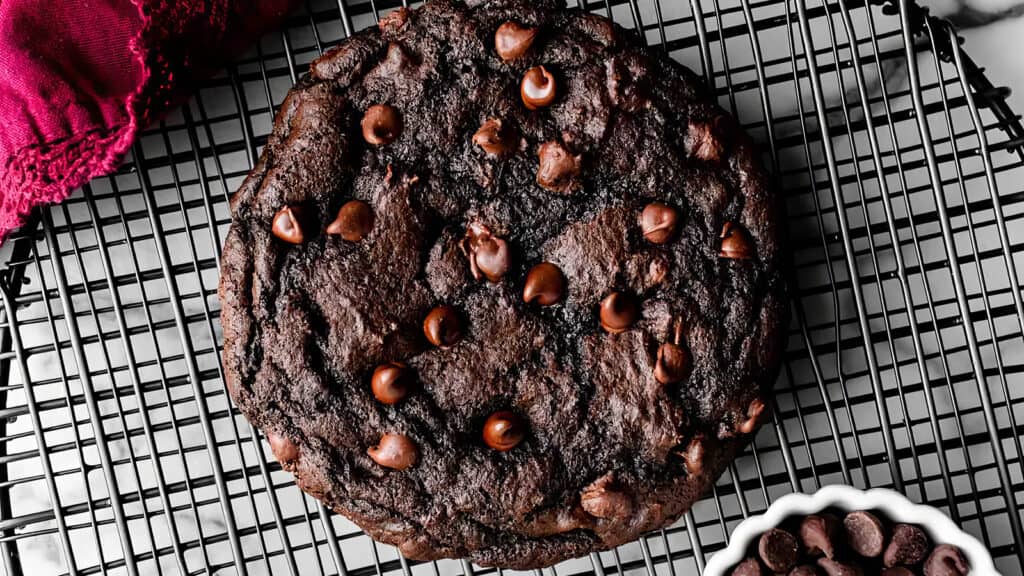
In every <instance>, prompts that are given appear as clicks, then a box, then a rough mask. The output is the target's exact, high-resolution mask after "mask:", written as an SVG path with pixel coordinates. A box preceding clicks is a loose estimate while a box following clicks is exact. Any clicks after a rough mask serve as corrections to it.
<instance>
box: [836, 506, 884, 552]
mask: <svg viewBox="0 0 1024 576" xmlns="http://www.w3.org/2000/svg"><path fill="white" fill-rule="evenodd" d="M843 528H845V529H846V537H847V541H848V543H849V545H850V548H851V549H852V550H853V551H854V552H856V553H857V554H860V555H861V556H864V557H865V558H875V557H877V556H879V555H880V554H881V553H882V545H883V544H885V531H884V529H883V528H882V522H881V521H880V520H879V519H878V518H877V517H875V515H874V514H872V513H870V512H866V511H864V510H858V511H856V512H850V513H849V514H847V515H846V518H844V519H843Z"/></svg>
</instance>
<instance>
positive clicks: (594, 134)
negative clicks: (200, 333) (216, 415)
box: [221, 0, 787, 568]
mask: <svg viewBox="0 0 1024 576" xmlns="http://www.w3.org/2000/svg"><path fill="white" fill-rule="evenodd" d="M232 211H233V216H234V220H233V223H232V226H231V231H230V233H229V234H228V238H227V243H226V246H225V249H224V257H223V262H222V268H221V270H222V274H223V276H222V281H221V300H222V312H221V319H222V322H223V326H224V365H225V370H226V376H227V386H228V389H229V391H230V393H231V396H232V397H233V398H234V400H235V402H236V403H237V404H238V406H239V407H240V408H241V410H242V412H243V413H244V414H245V416H246V417H247V418H248V419H249V420H250V421H251V422H253V423H254V424H255V425H256V426H258V427H259V428H261V429H262V430H263V431H264V432H266V434H267V436H268V438H269V440H270V445H271V448H272V449H273V452H274V454H275V456H276V457H277V459H278V460H279V461H280V462H281V464H282V466H284V468H285V469H287V470H289V471H291V472H293V473H294V474H295V477H296V480H297V482H298V485H299V486H300V487H301V488H302V489H303V490H305V491H306V492H308V493H309V494H312V495H314V496H316V497H317V498H320V499H321V500H323V501H324V502H325V503H326V504H327V505H328V506H330V507H331V508H333V509H335V510H337V511H338V512H340V513H342V514H344V515H346V516H348V517H349V518H351V519H352V520H354V521H355V522H356V523H358V524H359V525H360V526H361V527H362V528H363V529H365V530H366V531H367V532H368V533H369V534H370V535H372V536H373V537H374V538H377V539H379V540H381V541H384V542H388V543H392V544H396V545H398V546H399V548H400V549H401V551H402V553H404V554H406V555H408V556H409V557H412V558H438V557H443V556H465V557H469V558H471V559H473V560H474V561H476V562H478V563H480V564H485V565H501V566H509V567H517V568H528V567H536V566H543V565H548V564H551V563H554V562H556V561H558V560H561V559H564V558H567V557H570V556H576V555H580V554H583V553H586V552H589V551H592V550H600V549H605V548H608V547H611V546H615V545H617V544H621V543H624V542H628V541H630V540H632V539H634V538H636V537H637V536H638V535H639V534H641V533H642V532H644V531H646V530H651V529H654V528H658V527H660V526H664V525H666V524H668V523H670V522H672V521H673V520H675V519H676V518H677V517H678V516H679V515H680V514H681V513H682V512H683V511H684V510H686V509H687V508H688V507H689V506H690V504H691V503H692V502H693V501H694V500H696V499H697V498H698V497H699V496H700V495H701V494H702V493H703V492H704V491H705V489H706V488H707V487H708V486H709V485H710V484H711V483H712V482H713V481H714V479H715V477H716V476H717V475H718V474H719V473H720V472H721V471H722V469H723V468H724V466H726V464H727V463H728V462H729V461H730V460H732V458H733V457H734V455H735V454H736V452H737V451H738V450H739V449H740V448H741V447H742V446H743V445H744V443H746V442H747V441H749V439H750V438H751V435H752V434H753V433H754V432H755V431H756V430H757V428H758V425H759V424H760V422H761V421H762V420H763V419H765V418H766V416H767V411H766V405H767V404H768V400H767V396H766V395H767V393H768V392H769V389H770V386H771V383H772V381H773V380H774V377H775V374H776V368H777V364H778V360H779V356H780V351H781V348H782V337H783V335H784V332H785V330H784V325H785V321H786V317H787V309H786V305H785V300H784V286H783V274H782V266H781V261H782V257H783V254H782V250H781V246H780V237H781V234H780V222H779V220H780V217H779V203H778V201H777V198H776V197H775V196H774V194H773V192H772V190H771V188H770V186H769V182H768V177H767V176H766V173H765V171H764V170H763V169H762V167H761V165H760V163H759V162H758V159H757V157H756V152H755V150H754V147H753V145H752V144H751V141H750V140H749V138H747V137H746V136H745V135H744V134H743V133H742V131H741V130H740V129H739V128H738V127H737V125H736V123H735V121H734V120H733V119H731V118H729V117H728V116H727V115H725V113H724V112H723V111H722V110H721V109H720V108H718V107H717V106H716V105H715V104H714V103H713V100H712V98H711V97H710V96H709V95H708V94H707V93H706V92H705V91H704V89H703V88H702V84H701V81H700V79H699V78H697V77H696V76H695V75H694V74H692V73H691V72H689V71H688V70H686V69H685V68H683V67H681V66H679V65H678V64H676V63H674V62H672V61H671V60H670V59H669V58H667V57H666V56H663V55H662V54H660V53H655V52H653V51H650V50H647V49H645V48H644V47H643V46H642V43H641V42H640V41H639V40H638V39H636V38H634V37H633V36H632V35H631V34H630V33H628V32H625V31H624V30H622V29H620V28H618V27H616V26H615V25H613V24H612V23H611V22H609V21H608V20H606V19H604V18H601V17H598V16H594V15H590V14H587V13H584V12H580V11H572V12H570V11H564V10H562V9H561V7H559V6H556V5H555V3H554V2H552V1H537V0H490V1H482V0H477V1H467V2H457V1H454V0H433V1H431V2H428V3H427V4H426V5H425V6H423V7H422V8H419V9H416V10H405V9H400V10H398V11H395V12H393V13H391V14H389V15H388V16H387V17H385V18H384V19H383V20H381V22H380V26H379V27H378V28H374V29H371V30H366V31H364V32H361V33H359V34H357V35H355V36H353V37H352V38H350V39H348V40H346V41H344V42H343V43H342V44H341V45H340V46H338V47H337V48H335V49H334V50H332V51H331V52H329V53H328V54H326V55H324V56H323V57H321V58H320V59H318V60H316V61H315V62H313V64H312V66H311V71H310V73H309V74H308V75H307V76H305V77H304V78H303V79H302V80H301V81H300V82H299V83H298V85H296V86H295V88H294V89H293V90H292V91H291V93H290V94H289V95H288V97H287V98H286V99H285V101H284V103H283V105H282V107H281V111H280V113H279V114H278V117H277V121H276V124H275V127H274V131H273V134H272V135H271V137H270V139H269V141H268V143H267V146H266V148H265V149H264V152H263V155H262V157H261V158H260V160H259V163H258V164H257V165H256V167H255V168H254V169H253V171H252V173H251V174H250V176H249V177H248V179H247V180H246V181H245V183H244V184H243V185H242V188H241V190H240V191H239V192H238V193H237V194H236V195H235V197H234V198H233V203H232Z"/></svg>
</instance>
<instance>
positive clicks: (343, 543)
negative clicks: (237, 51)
mask: <svg viewBox="0 0 1024 576" xmlns="http://www.w3.org/2000/svg"><path fill="white" fill-rule="evenodd" d="M396 5H397V3H396V2H394V1H388V2H384V1H377V2H374V1H372V0H370V1H369V2H363V3H358V2H348V1H346V0H337V2H336V3H334V2H333V1H332V0H327V1H326V2H319V1H311V2H310V3H309V4H308V5H307V6H306V8H305V10H303V11H302V12H301V13H300V14H298V15H296V16H295V17H293V18H292V19H291V20H290V21H289V23H288V26H287V27H286V30H285V31H284V32H283V33H276V34H271V35H270V36H268V37H266V38H264V39H263V41H262V42H261V44H260V45H259V46H258V47H257V48H256V49H254V50H253V51H252V53H250V54H249V55H248V56H247V57H245V58H242V59H241V60H238V61H237V62H236V64H235V65H234V66H232V67H231V68H229V69H228V70H227V71H226V72H225V73H223V74H222V75H220V76H218V77H217V78H215V79H213V80H211V81H209V82H207V83H206V84H205V85H204V87H203V88H202V90H201V91H200V92H199V93H198V94H197V96H196V97H195V98H194V99H193V100H192V101H191V102H189V103H188V105H186V106H184V107H183V108H181V109H180V110H179V111H176V112H174V113H173V114H171V115H170V116H169V117H168V118H167V119H166V120H164V121H163V122H161V123H160V124H159V125H158V126H154V127H152V128H151V129H149V130H148V131H146V132H145V133H144V134H143V136H142V138H141V140H140V142H139V144H138V145H137V146H135V148H134V150H133V151H132V153H131V155H130V157H129V159H128V160H127V162H126V163H125V164H124V166H123V167H122V168H121V169H120V170H119V171H118V172H117V174H115V175H113V176H111V177H109V178H103V179H100V180H97V181H94V182H93V183H92V184H91V185H89V186H86V187H85V188H84V189H82V190H79V191H76V192H75V193H74V194H73V195H72V197H71V198H70V199H69V200H68V201H67V202H65V203H64V204H63V205H60V206H56V207H52V208H48V209H45V210H41V211H39V212H38V213H37V214H36V216H35V217H34V219H33V221H32V222H31V223H30V224H29V225H27V226H25V227H24V229H23V230H21V231H20V232H19V233H17V234H16V235H15V236H14V237H12V238H11V239H10V240H8V242H7V243H6V245H5V246H4V248H3V250H2V252H0V259H2V261H4V262H6V264H5V266H4V267H3V269H2V274H0V297H2V300H3V316H2V322H0V566H2V572H3V573H4V574H5V575H7V576H20V575H22V574H27V575H29V576H44V575H48V574H96V573H100V574H124V573H127V574H131V575H135V574H157V573H161V574H162V573H167V574H200V573H216V574H290V575H292V576H298V575H300V574H301V575H308V574H320V573H324V574H342V575H351V576H368V575H372V574H376V575H383V574H384V573H396V572H401V573H403V574H405V575H411V574H417V575H421V574H422V575H433V576H440V575H442V574H443V575H445V576H447V575H449V574H451V575H457V574H463V575H465V576H471V575H472V574H474V573H479V574H482V573H487V572H493V570H491V569H483V568H479V567H476V566H473V565H471V564H470V563H468V562H460V561H441V562H431V563H416V562H411V561H407V560H405V559H403V558H401V557H400V556H399V555H398V554H397V553H396V551H395V549H394V548H392V547H391V546H385V545H379V544H375V543H374V542H373V541H372V540H370V539H369V538H368V537H367V536H366V535H365V534H363V533H361V532H360V531H359V530H358V529H357V528H356V527H355V526H354V525H353V524H351V523H349V522H348V521H347V520H345V519H344V518H342V517H340V516H337V515H334V514H332V513H330V512H328V511H326V510H325V509H323V508H322V507H321V506H320V505H319V504H318V503H317V502H316V501H314V500H312V499H311V498H308V497H305V496H303V495H302V494H301V493H300V491H299V490H298V489H297V488H296V487H295V486H294V484H293V483H292V481H291V477H290V475H288V474H286V473H284V472H283V471H282V470H281V469H280V468H279V467H278V466H277V464H276V463H275V462H274V460H273V458H272V457H270V454H269V450H268V449H267V448H266V446H265V445H264V444H263V443H262V442H261V441H260V440H259V437H258V435H257V433H256V432H255V431H254V430H253V429H252V428H251V427H250V426H249V425H248V424H247V423H246V422H245V421H244V419H242V418H241V417H240V416H239V414H238V412H237V411H235V409H234V408H233V407H232V405H231V403H230V401H229V399H228V397H227V395H226V394H225V391H224V388H223V383H222V372H221V366H220V362H219V346H220V343H221V330H220V325H219V320H218V301H217V295H216V289H217V281H218V270H217V265H218V260H219V255H220V246H221V240H222V239H223V237H224V234H225V232H226V228H227V226H228V224H229V218H230V214H229V210H228V197H229V196H230V194H231V193H232V192H233V191H234V190H235V189H236V188H237V186H238V185H239V184H240V182H241V180H242V178H243V177H244V176H245V174H246V172H247V171H248V169H249V168H250V166H251V165H252V163H253V161H254V159H255V158H256V157H257V155H258V153H259V149H260V146H262V144H263V143H264V141H265V139H266V136H267V134H268V133H269V131H270V126H271V121H272V116H273V113H274V111H275V106H276V105H277V104H278V103H280V102H281V100H282V99H283V97H284V95H285V93H286V92H287V90H288V88H289V87H290V86H291V85H292V84H293V83H294V82H295V80H296V79H297V77H298V76H299V75H301V74H302V72H303V71H304V70H305V67H306V65H307V64H308V62H309V61H310V60H312V59H313V58H314V57H316V56H317V55H318V54H319V53H320V52H321V51H322V50H323V49H325V48H327V47H328V46H330V45H332V44H334V43H336V42H338V41H339V40H340V39H342V38H343V37H345V36H346V35H349V34H351V33H352V32H353V31H354V30H357V29H360V28H363V27H365V26H369V25H372V24H373V22H374V20H375V19H376V18H377V17H378V16H379V15H381V14H382V13H384V12H386V11H387V10H390V9H393V8H394V7H395V6H396ZM580 8H582V9H588V10H594V11H596V12H599V13H603V14H606V15H609V16H611V17H613V18H614V19H616V20H617V21H618V22H620V23H621V24H623V25H625V26H626V27H629V28H634V29H640V30H642V33H643V34H644V36H645V37H646V39H647V41H648V42H649V43H650V44H651V45H652V46H658V48H657V49H662V50H666V51H668V52H669V53H671V54H672V56H673V57H675V58H677V59H679V60H680V61H682V62H684V63H685V64H687V65H689V66H691V67H692V68H694V69H695V70H698V71H702V72H703V73H704V76H705V77H706V78H707V79H708V82H709V84H710V85H711V86H712V87H713V89H714V91H715V93H716V94H717V95H718V96H719V98H720V100H721V102H722V103H723V105H725V106H726V107H727V108H729V109H731V110H732V111H733V113H734V114H735V115H736V116H737V117H738V118H739V119H740V121H741V122H742V123H743V125H744V126H745V127H746V128H747V130H749V131H750V133H751V134H752V135H753V136H754V137H755V139H757V140H759V141H760V142H762V143H764V145H765V146H764V150H765V155H764V157H765V161H766V162H767V163H768V164H769V165H770V166H771V167H772V168H773V169H774V173H775V175H776V177H777V179H778V182H779V185H780V188H781V190H783V192H784V194H785V198H786V201H787V205H788V210H789V221H790V225H789V228H790V233H791V236H792V246H793V250H792V257H793V261H794V263H795V276H796V279H795V284H796V289H795V290H794V294H795V297H794V306H793V315H794V320H793V322H792V323H791V326H792V327H793V328H792V329H791V331H790V333H789V347H788V352H787V354H786V364H785V366H784V368H783V370H782V374H781V376H780V378H779V381H778V384H777V386H776V391H777V395H776V402H775V406H774V408H775V421H774V424H773V425H768V426H765V427H764V428H763V429H762V430H761V432H760V434H759V435H758V437H757V439H756V442H755V443H754V445H753V446H752V447H751V448H750V449H749V450H747V451H746V453H745V454H744V455H743V456H742V457H740V458H739V459H738V460H737V461H736V462H735V464H734V465H733V466H731V467H730V469H729V470H728V471H727V472H726V474H725V475H724V476H723V477H722V478H721V479H720V480H719V482H718V483H717V485H716V486H715V487H714V490H713V493H712V494H711V495H709V497H708V498H706V499H704V500H703V501H701V502H699V503H698V504H696V505H695V506H694V507H693V509H692V511H691V512H690V513H688V514H686V515H685V516H684V517H683V518H682V519H681V520H680V521H679V522H678V523H676V524H675V525H674V526H672V527H670V528H666V529H665V530H661V531H658V532H655V533H652V534H650V535H648V536H646V537H644V538H642V539H640V540H639V541H637V542H635V543H633V544H630V545H627V546H622V547H620V548H619V549H617V550H614V551H611V552H605V553H601V554H593V555H591V556H589V557H587V558H582V559H578V560H574V561H570V562H565V563H563V564H560V565H558V566H556V567H554V568H552V569H549V570H545V572H546V573H548V574H550V576H558V575H562V576H576V575H583V574H587V575H590V574H593V575H595V576H604V575H605V574H608V573H611V572H614V573H619V574H626V573H641V572H646V573H647V574H648V575H650V576H654V575H655V574H662V575H666V574H667V575H669V576H676V575H685V574H695V573H699V572H700V571H701V570H702V569H703V567H704V562H705V558H706V557H707V556H708V555H709V554H713V553H714V552H715V551H716V550H719V549H721V548H722V547H723V546H725V544H726V543H727V541H728V537H729V533H730V531H731V529H732V528H733V527H735V525H736V524H737V523H738V522H740V521H742V519H743V518H744V517H746V516H748V515H751V514H757V513H759V512H761V511H763V510H764V509H765V508H766V507H767V505H768V504H769V503H770V502H771V501H772V500H773V499H774V498H777V497H778V496H781V495H783V494H785V493H788V492H792V491H796V490H800V491H808V492H809V491H813V490H815V489H816V488H817V487H818V486H821V485H824V484H831V483H847V484H853V485H856V486H861V487H867V486H891V487H895V488H896V489H899V490H903V491H905V492H906V493H907V494H908V495H909V496H910V498H911V499H913V500H915V501H918V502H925V503H928V504H932V505H934V506H938V507H940V508H942V509H943V510H945V511H946V512H948V513H949V514H950V515H951V516H952V517H953V518H954V519H955V520H956V521H957V522H959V523H961V524H962V525H963V526H964V527H965V529H966V530H968V531H969V532H971V533H972V534H974V535H976V536H978V537H979V538H980V539H982V540H983V541H984V542H985V543H987V545H988V546H989V547H990V549H991V550H992V552H993V555H994V556H995V558H996V563H997V565H998V567H999V569H1000V570H1001V571H1002V572H1003V573H1004V574H1008V575H1009V574H1021V568H1022V566H1021V561H1022V558H1021V555H1022V554H1024V552H1022V550H1024V535H1022V531H1021V511H1022V506H1021V503H1022V502H1024V494H1022V493H1024V474H1022V472H1024V471H1022V469H1021V457H1022V449H1024V443H1022V432H1024V430H1022V428H1021V425H1020V424H1019V423H1018V420H1024V376H1022V373H1024V307H1022V297H1021V283H1020V282H1021V278H1020V275H1019V274H1018V272H1017V268H1018V267H1021V268H1024V224H1022V223H1021V222H1020V221H1021V220H1022V219H1024V149H1022V144H1024V128H1022V127H1021V124H1020V122H1019V118H1018V117H1017V116H1016V115H1015V114H1013V113H1012V112H1011V111H1010V109H1009V108H1008V107H1007V105H1006V102H1005V98H1006V96H1007V91H1006V90H1003V89H999V88H996V87H994V86H993V85H992V84H991V83H990V82H989V81H988V80H987V79H986V78H985V76H984V75H983V72H982V70H980V69H979V68H977V67H976V66H975V64H974V63H973V62H972V61H971V59H970V58H968V56H967V54H966V53H964V51H963V50H962V49H961V47H960V39H959V38H958V37H957V35H956V32H955V31H954V30H952V29H951V28H950V27H949V26H948V25H947V24H945V23H944V22H942V21H940V20H936V19H934V18H931V17H928V16H927V14H926V13H925V12H924V11H923V10H922V9H920V8H918V7H917V6H916V5H914V4H911V3H909V2H908V3H903V2H900V3H887V4H880V5H875V4H867V5H865V4H864V3H863V2H859V1H856V0H791V1H790V0H787V1H783V2H780V1H776V0H756V1H754V0H689V2H684V1H682V0H673V1H669V0H666V1H664V2H655V1H654V0H629V1H623V0H616V1H611V0H609V1H607V2H598V3H594V2H591V3H589V4H587V5H584V6H581V7H580ZM1008 57H1014V56H1013V55H1008ZM537 574H538V576H541V572H539V571H538V572H537Z"/></svg>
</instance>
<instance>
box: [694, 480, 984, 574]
mask: <svg viewBox="0 0 1024 576" xmlns="http://www.w3.org/2000/svg"><path fill="white" fill-rule="evenodd" d="M772 574H784V575H787V576H875V575H879V576H967V575H970V576H992V575H998V574H999V573H998V572H997V571H996V569H995V567H994V566H993V564H992V557H991V555H990V554H989V553H988V551H987V550H986V549H985V547H984V546H983V545H982V544H981V543H980V542H979V541H978V540H977V539H975V538H974V537H973V536H971V535H969V534H967V533H965V532H964V531H962V530H961V529H960V528H959V527H957V525H956V524H954V523H953V521H952V520H950V519H949V517H947V516H946V515H945V514H943V513H942V512H940V511H939V510H937V509H936V508H932V507H931V506H922V505H919V504H914V503H913V502H911V501H910V500H908V499H907V498H906V497H905V496H903V495H902V494H900V493H898V492H894V491H892V490H885V489H873V490H867V491H864V490H858V489H856V488H852V487H849V486H841V485H836V486H826V487H824V488H822V489H821V490H818V492H816V493H814V494H789V495H787V496H783V497H782V498H779V499H778V500H776V501H775V503H774V504H772V505H771V506H770V507H769V508H768V510H767V511H766V512H765V513H764V514H761V515H760V516H753V517H751V518H748V519H747V520H745V521H744V522H743V523H742V524H740V525H739V526H738V527H737V528H736V530H735V531H734V532H733V534H732V537H731V539H730V541H729V545H728V547H726V548H725V550H722V551H721V552H718V553H717V554H715V555H714V556H712V557H711V560H710V561H709V562H708V565H707V568H706V569H705V571H704V576H769V575H772Z"/></svg>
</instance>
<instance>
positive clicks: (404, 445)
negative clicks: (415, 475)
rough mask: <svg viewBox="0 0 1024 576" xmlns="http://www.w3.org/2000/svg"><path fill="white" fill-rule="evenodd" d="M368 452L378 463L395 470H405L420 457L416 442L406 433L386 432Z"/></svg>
mask: <svg viewBox="0 0 1024 576" xmlns="http://www.w3.org/2000/svg"><path fill="white" fill-rule="evenodd" d="M366 453H367V454H369V455H370V458H372V459H373V461H374V462H376V463H377V464H379V465H381V466H383V467H385V468H393V469H395V470H405V469H406V468H409V467H410V466H412V465H413V464H415V463H416V459H417V458H419V449H417V448H416V444H414V443H413V441H412V440H410V439H409V437H408V436H405V435H404V434H384V435H383V436H381V437H380V442H378V443H377V445H376V446H371V447H370V448H368V449H367V450H366Z"/></svg>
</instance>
